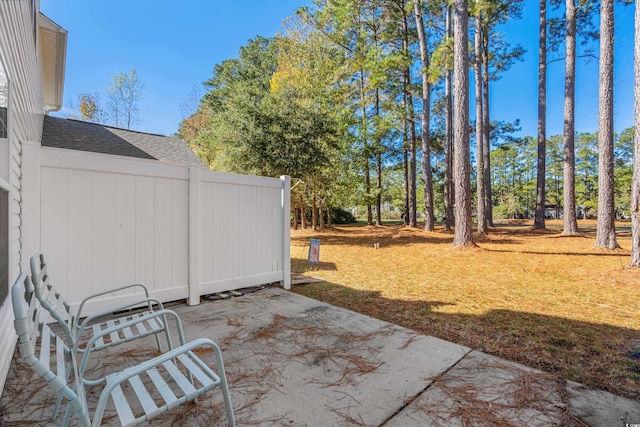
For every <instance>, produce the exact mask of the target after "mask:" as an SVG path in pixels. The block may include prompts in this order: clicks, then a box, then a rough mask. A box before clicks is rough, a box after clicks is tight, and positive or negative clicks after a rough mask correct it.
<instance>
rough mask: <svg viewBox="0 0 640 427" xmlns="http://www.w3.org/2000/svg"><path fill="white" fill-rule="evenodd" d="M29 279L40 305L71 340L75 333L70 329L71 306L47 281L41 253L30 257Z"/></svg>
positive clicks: (71, 318) (45, 266)
mask: <svg viewBox="0 0 640 427" xmlns="http://www.w3.org/2000/svg"><path fill="white" fill-rule="evenodd" d="M31 280H32V283H33V286H34V293H35V295H36V298H37V299H38V301H40V304H41V305H42V307H43V308H44V309H45V310H47V311H48V312H49V314H51V317H53V318H54V319H55V320H56V321H57V322H58V324H59V325H60V326H61V327H62V329H63V330H64V333H65V334H67V336H68V338H69V340H71V341H70V342H73V340H74V339H75V334H74V332H73V331H72V325H73V320H74V319H73V315H72V314H71V306H70V305H69V304H68V303H67V302H66V301H65V300H64V298H63V297H62V295H61V294H60V292H58V291H57V290H56V288H54V287H53V285H52V284H51V283H50V282H49V273H48V272H47V263H46V262H45V260H44V255H42V254H41V253H39V254H37V255H34V256H32V257H31Z"/></svg>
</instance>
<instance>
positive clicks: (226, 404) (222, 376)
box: [213, 348, 236, 427]
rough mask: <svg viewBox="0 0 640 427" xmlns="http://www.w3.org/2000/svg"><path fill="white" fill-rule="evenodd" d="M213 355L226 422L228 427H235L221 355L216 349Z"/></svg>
mask: <svg viewBox="0 0 640 427" xmlns="http://www.w3.org/2000/svg"><path fill="white" fill-rule="evenodd" d="M213 353H214V356H215V358H216V366H217V367H218V376H219V377H220V389H221V390H222V397H223V398H224V407H225V410H226V411H227V422H228V423H229V426H230V427H235V426H236V420H235V417H234V415H233V407H232V406H231V396H230V395H229V386H228V385H227V375H226V374H225V371H224V363H223V362H222V354H221V353H220V349H218V348H214V350H213Z"/></svg>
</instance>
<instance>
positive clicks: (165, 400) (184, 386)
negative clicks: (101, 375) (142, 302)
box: [107, 351, 221, 426]
mask: <svg viewBox="0 0 640 427" xmlns="http://www.w3.org/2000/svg"><path fill="white" fill-rule="evenodd" d="M160 359H162V358H155V359H152V360H150V361H148V362H146V363H144V364H143V365H144V370H143V372H138V373H136V374H135V375H133V376H131V377H130V378H128V379H126V380H125V381H123V380H122V376H123V374H124V375H128V374H129V371H130V369H127V370H125V371H124V372H122V373H116V374H112V375H109V376H107V388H109V386H110V385H112V384H114V385H115V387H114V388H113V390H112V391H111V392H110V395H111V399H112V402H113V404H114V406H115V410H116V412H117V414H118V418H119V419H120V422H121V424H122V425H123V426H134V425H138V424H140V423H141V422H143V421H148V420H150V419H152V418H154V417H155V416H157V415H159V414H161V413H164V412H166V411H168V410H170V409H172V408H175V407H177V406H180V405H181V404H183V403H185V402H187V401H190V400H194V399H195V398H196V397H197V396H199V395H201V394H203V393H206V392H207V391H209V390H213V389H214V388H215V387H217V386H218V385H220V383H221V381H220V377H218V375H216V374H215V373H214V372H213V371H212V370H211V369H209V368H208V367H207V366H206V365H205V364H204V363H203V362H202V361H201V360H200V358H198V356H196V355H195V354H194V353H193V352H192V351H188V352H186V353H183V354H179V355H177V356H176V357H175V358H173V359H169V360H165V361H161V360H160ZM131 369H137V370H138V371H139V367H135V368H131ZM190 378H192V379H193V381H191V380H190ZM134 395H135V398H134V397H133V396H134Z"/></svg>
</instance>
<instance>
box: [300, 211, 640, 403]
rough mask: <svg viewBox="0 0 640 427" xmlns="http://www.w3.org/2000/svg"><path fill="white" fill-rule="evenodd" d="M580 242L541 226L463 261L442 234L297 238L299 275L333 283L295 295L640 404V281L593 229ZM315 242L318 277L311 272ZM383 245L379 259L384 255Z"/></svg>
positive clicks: (370, 230)
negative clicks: (600, 244)
mask: <svg viewBox="0 0 640 427" xmlns="http://www.w3.org/2000/svg"><path fill="white" fill-rule="evenodd" d="M579 225H580V232H581V233H582V235H581V236H579V237H566V236H562V235H561V234H560V231H561V228H562V224H561V222H560V221H553V222H550V223H549V222H548V224H547V227H548V229H547V230H545V231H533V230H532V229H531V223H524V224H504V225H499V226H497V227H495V228H493V229H491V230H490V235H489V236H487V237H477V244H478V248H477V249H455V248H453V247H452V240H453V235H452V234H450V233H445V232H444V231H443V229H442V228H438V229H436V231H435V232H432V233H427V232H424V231H422V230H420V229H410V228H405V227H402V226H383V227H367V226H340V227H335V228H333V229H330V230H323V231H310V230H304V231H303V230H297V231H292V234H291V256H292V271H294V272H298V273H305V272H306V273H307V274H308V275H311V276H314V277H318V278H322V279H324V280H326V282H324V283H317V284H309V285H301V286H296V287H294V291H295V292H297V293H300V294H303V295H307V296H310V297H312V298H316V299H319V300H322V301H326V302H328V303H331V304H335V305H338V306H341V307H345V308H348V309H350V310H354V311H357V312H360V313H363V314H367V315H370V316H373V317H377V318H379V319H383V320H386V321H389V322H393V323H396V324H398V325H402V326H405V327H407V328H411V329H414V330H416V331H419V332H421V333H425V334H428V335H433V336H436V337H439V338H442V339H445V340H449V341H453V342H456V343H459V344H463V345H465V346H468V347H471V348H473V349H477V350H481V351H484V352H487V353H490V354H493V355H496V356H500V357H503V358H506V359H509V360H513V361H516V362H520V363H523V364H525V365H528V366H531V367H534V368H538V369H541V370H544V371H547V372H553V373H557V374H558V375H561V376H562V377H564V378H566V379H569V380H573V381H578V382H581V383H583V384H585V385H588V386H590V387H594V388H599V389H602V390H607V391H610V392H613V393H617V394H620V395H623V396H626V397H630V398H633V399H640V269H635V268H628V267H626V264H627V263H628V262H629V253H630V246H631V243H630V231H629V223H626V224H625V223H622V224H620V228H619V234H618V237H619V240H618V241H619V243H620V245H621V247H622V248H621V249H619V250H617V251H613V252H612V251H604V250H598V249H595V248H594V246H593V245H594V241H595V222H593V221H579ZM310 237H315V238H319V239H320V241H321V249H320V260H321V264H320V265H318V266H313V267H312V266H309V265H308V264H307V262H306V256H307V252H306V251H307V249H308V242H309V238H310ZM375 244H378V246H379V248H377V249H376V248H375V246H376V245H375Z"/></svg>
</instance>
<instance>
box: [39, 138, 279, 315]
mask: <svg viewBox="0 0 640 427" xmlns="http://www.w3.org/2000/svg"><path fill="white" fill-rule="evenodd" d="M41 150H42V151H41V158H42V160H41V169H40V174H41V183H40V193H41V197H40V214H41V232H40V248H41V250H42V252H43V253H44V254H45V256H46V257H47V258H48V259H49V264H50V267H49V268H50V273H51V277H52V281H53V283H54V284H55V286H56V287H57V288H58V289H59V290H60V291H61V292H62V293H63V294H64V295H65V297H66V298H67V299H68V300H69V301H70V302H72V303H75V304H78V303H79V302H80V300H81V299H82V298H84V297H86V296H88V295H90V294H93V293H96V292H102V291H106V290H110V289H114V288H116V287H119V286H122V285H125V284H130V283H142V284H144V285H146V286H147V287H148V288H149V290H150V291H151V292H152V294H153V296H154V297H156V298H158V299H160V300H162V301H173V300H179V299H184V298H189V303H190V304H197V303H198V302H199V297H200V296H201V295H205V294H209V293H214V292H221V291H225V290H231V289H238V288H242V287H246V286H252V285H258V284H264V283H271V282H276V281H281V282H283V283H284V284H285V286H287V283H288V280H285V277H286V276H288V271H289V264H288V263H289V259H288V256H287V254H288V252H287V251H286V249H288V244H289V239H288V231H289V227H288V220H289V212H288V207H287V206H286V205H285V203H284V202H283V200H285V197H284V193H283V192H286V191H288V182H289V181H288V180H287V179H276V178H265V177H254V176H247V175H234V174H225V173H220V172H212V171H206V170H195V171H193V170H192V171H189V169H187V168H184V167H180V166H175V165H166V164H162V163H159V162H153V161H147V160H137V159H129V158H124V157H118V156H107V155H100V154H95V153H85V152H79V151H72V150H61V149H50V148H46V147H43V148H42V149H41ZM190 209H191V211H192V212H190ZM285 209H286V211H285ZM285 212H286V214H285ZM285 224H287V226H285ZM285 244H286V245H287V247H286V248H285ZM287 279H288V278H287ZM110 298H114V297H113V296H110ZM131 298H133V295H126V296H124V297H122V298H119V300H120V301H113V300H112V301H110V302H111V303H115V302H124V301H127V300H128V299H131ZM99 305H100V302H97V303H96V304H95V306H94V307H92V306H89V307H88V309H89V311H93V310H94V309H97V308H99Z"/></svg>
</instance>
